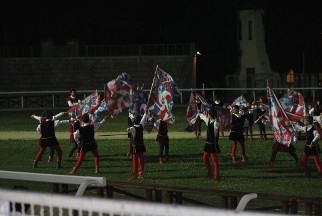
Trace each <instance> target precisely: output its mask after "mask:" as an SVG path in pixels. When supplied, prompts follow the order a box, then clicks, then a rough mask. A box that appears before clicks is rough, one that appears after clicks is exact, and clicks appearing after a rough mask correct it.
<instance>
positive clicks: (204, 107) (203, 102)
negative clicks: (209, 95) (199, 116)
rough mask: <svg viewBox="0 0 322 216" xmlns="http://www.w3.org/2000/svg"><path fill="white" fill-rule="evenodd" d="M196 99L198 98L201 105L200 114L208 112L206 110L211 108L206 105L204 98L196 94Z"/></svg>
mask: <svg viewBox="0 0 322 216" xmlns="http://www.w3.org/2000/svg"><path fill="white" fill-rule="evenodd" d="M197 97H198V98H199V100H200V102H201V104H202V107H203V108H202V110H200V112H208V110H210V109H211V106H210V105H209V104H208V102H207V101H206V100H205V98H204V97H202V96H200V95H199V94H198V93H197Z"/></svg>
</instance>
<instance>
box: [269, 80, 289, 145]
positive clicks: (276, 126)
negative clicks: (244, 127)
mask: <svg viewBox="0 0 322 216" xmlns="http://www.w3.org/2000/svg"><path fill="white" fill-rule="evenodd" d="M267 99H268V108H269V109H268V113H269V119H270V123H271V126H272V130H273V132H274V137H275V139H276V141H277V142H279V143H281V144H283V145H285V146H289V145H290V144H291V141H292V140H291V132H290V131H292V126H291V125H290V124H288V121H289V118H288V116H287V115H286V113H285V112H284V109H283V107H282V105H281V104H280V102H279V100H277V98H276V95H275V93H274V92H273V90H272V89H271V88H270V86H269V83H268V81H267Z"/></svg>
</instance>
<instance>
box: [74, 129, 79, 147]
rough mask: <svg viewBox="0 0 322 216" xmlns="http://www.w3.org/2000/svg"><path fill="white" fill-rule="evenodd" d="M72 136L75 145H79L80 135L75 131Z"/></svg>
mask: <svg viewBox="0 0 322 216" xmlns="http://www.w3.org/2000/svg"><path fill="white" fill-rule="evenodd" d="M73 135H74V139H75V141H76V143H77V144H79V143H80V133H79V130H76V131H75V132H74V134H73Z"/></svg>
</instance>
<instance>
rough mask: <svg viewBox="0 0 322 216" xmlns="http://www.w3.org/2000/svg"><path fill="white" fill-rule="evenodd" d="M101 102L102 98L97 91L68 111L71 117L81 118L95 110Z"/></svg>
mask: <svg viewBox="0 0 322 216" xmlns="http://www.w3.org/2000/svg"><path fill="white" fill-rule="evenodd" d="M99 104H100V98H99V95H98V93H97V91H95V92H93V93H92V94H90V95H89V96H87V97H86V98H85V99H84V100H82V101H81V102H79V103H78V104H76V105H75V106H73V107H72V108H71V109H69V110H68V111H67V113H68V115H69V116H70V117H71V118H74V119H79V118H80V117H82V115H84V114H85V113H90V112H93V110H95V109H96V108H97V107H98V106H99Z"/></svg>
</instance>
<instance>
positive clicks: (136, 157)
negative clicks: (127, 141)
mask: <svg viewBox="0 0 322 216" xmlns="http://www.w3.org/2000/svg"><path fill="white" fill-rule="evenodd" d="M138 162H139V164H140V172H141V173H143V172H144V163H143V153H138V154H133V173H138Z"/></svg>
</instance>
